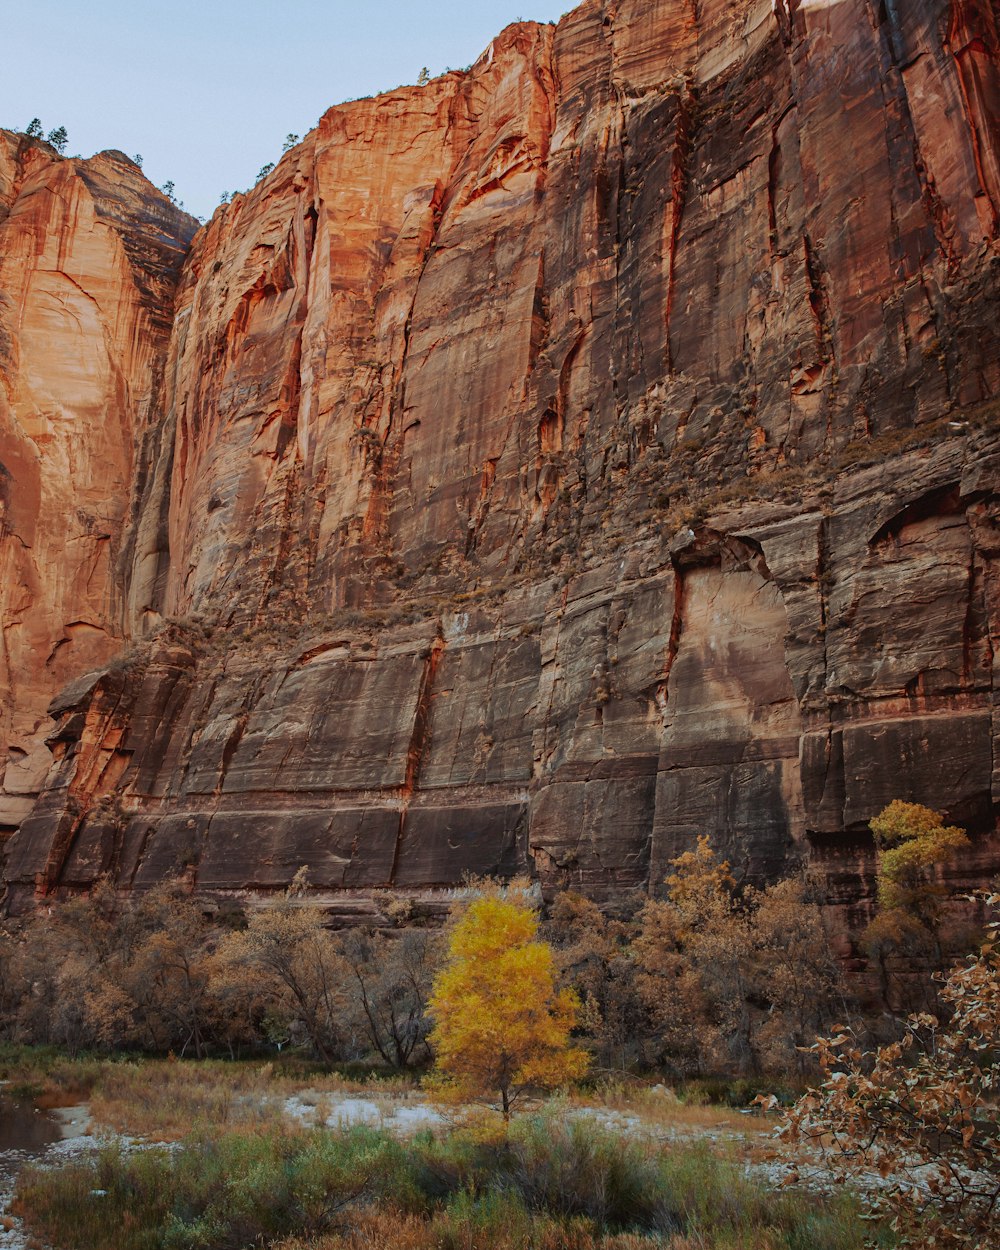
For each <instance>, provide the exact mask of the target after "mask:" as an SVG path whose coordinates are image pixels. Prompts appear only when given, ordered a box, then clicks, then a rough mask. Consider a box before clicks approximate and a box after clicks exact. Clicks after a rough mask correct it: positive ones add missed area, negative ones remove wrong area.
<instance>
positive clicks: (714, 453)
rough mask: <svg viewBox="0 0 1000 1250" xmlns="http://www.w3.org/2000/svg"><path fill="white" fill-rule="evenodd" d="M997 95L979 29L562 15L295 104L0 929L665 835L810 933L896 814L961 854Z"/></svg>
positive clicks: (977, 823) (777, 5)
mask: <svg viewBox="0 0 1000 1250" xmlns="http://www.w3.org/2000/svg"><path fill="white" fill-rule="evenodd" d="M998 93H1000V43H998V32H997V22H996V16H995V12H994V8H993V6H992V5H991V4H990V3H989V0H978V2H977V0H961V2H959V0H955V2H953V3H948V2H947V0H915V2H914V3H911V4H907V5H906V6H905V8H904V6H897V5H892V4H889V5H882V4H875V3H873V2H869V0H842V2H839V3H837V2H834V0H798V2H796V0H787V2H786V0H774V3H772V0H739V2H738V3H733V2H732V0H706V2H704V3H702V4H700V5H698V6H692V5H690V4H688V3H687V2H686V0H621V2H619V3H599V2H598V0H587V2H586V3H584V4H583V5H581V6H580V7H579V8H578V9H576V10H574V12H573V13H571V14H569V15H568V16H567V17H566V18H564V19H563V20H562V22H560V23H559V25H558V26H556V27H542V26H537V25H534V24H530V23H525V24H519V25H516V26H513V27H510V28H509V29H508V30H507V31H505V32H504V33H503V35H501V36H500V37H498V38H497V39H496V40H495V41H494V43H493V44H492V45H491V47H490V48H489V49H488V50H487V52H486V53H485V54H484V55H483V57H482V58H480V60H479V61H478V62H477V63H476V65H475V66H473V67H472V69H471V71H469V72H468V73H467V74H449V75H446V76H445V77H443V78H440V79H437V80H435V81H434V82H432V83H431V84H430V85H429V86H427V87H425V88H407V89H401V90H399V91H396V92H393V93H390V94H389V95H386V96H382V97H379V98H377V99H373V100H365V101H359V102H356V103H352V104H349V105H343V106H340V107H337V108H335V109H332V110H330V112H329V113H327V114H326V116H325V117H324V118H323V119H322V121H321V123H320V125H319V127H318V128H317V129H316V130H315V131H314V132H312V133H311V134H310V135H309V136H308V137H307V138H306V140H305V141H304V142H303V143H302V144H301V145H299V147H297V148H295V149H294V150H293V151H291V152H290V153H288V154H286V155H285V156H284V157H283V158H282V160H281V162H280V163H279V165H278V167H277V168H276V169H275V171H274V172H273V173H272V174H271V175H270V176H269V177H268V178H266V179H265V180H264V181H263V182H262V183H260V184H259V185H258V186H257V187H256V188H254V190H253V191H252V192H251V193H249V194H248V195H247V196H241V197H238V198H237V199H236V201H235V202H234V203H233V204H232V205H229V206H227V207H226V208H224V209H221V210H219V212H217V213H216V215H215V216H214V218H213V219H212V221H211V222H210V223H209V225H208V226H207V227H205V229H204V230H202V231H201V232H200V233H199V234H198V236H197V237H196V238H195V240H194V243H193V245H192V248H191V252H190V255H189V257H188V260H187V262H186V265H185V268H184V272H183V276H182V278H181V283H180V288H179V292H178V297H177V305H176V312H175V316H174V323H173V332H172V335H171V339H170V346H169V352H168V357H167V365H166V372H165V381H164V387H163V394H162V407H161V409H160V415H159V418H158V421H157V423H156V424H155V426H154V427H151V431H152V432H151V435H150V442H149V445H148V448H147V450H146V451H145V452H144V453H143V455H142V457H141V462H142V465H143V488H142V490H141V491H139V492H138V494H137V495H136V497H137V498H138V499H139V503H138V504H137V506H136V507H135V510H134V514H133V517H132V519H131V521H130V524H129V526H128V527H127V528H126V531H125V532H126V535H127V538H126V540H125V541H124V542H123V543H122V544H121V552H122V561H121V563H120V565H119V567H118V570H117V574H116V580H115V581H114V586H115V591H116V593H119V594H121V595H122V596H123V599H124V601H125V605H126V608H125V610H124V615H123V617H122V619H123V620H124V621H126V622H127V623H128V626H129V628H130V630H132V631H136V632H139V631H141V630H143V629H151V628H152V627H153V626H154V625H155V624H156V623H157V622H158V621H160V620H161V619H162V618H170V619H171V620H172V621H173V623H172V624H170V625H169V626H168V628H166V629H165V630H164V631H163V632H161V633H159V634H158V635H157V636H156V637H155V639H153V640H151V641H150V642H148V643H147V644H146V645H145V646H144V648H143V649H142V651H141V653H139V654H137V655H136V656H135V658H134V660H133V661H132V662H131V663H130V664H128V665H120V666H118V667H116V668H112V669H110V670H106V671H103V672H97V673H95V674H92V675H91V676H90V677H88V678H86V679H85V680H83V681H82V682H81V683H79V684H78V685H76V686H74V687H71V688H70V690H69V691H68V692H67V693H66V694H65V695H64V696H63V697H62V698H61V699H60V700H59V701H57V703H56V704H55V705H54V706H53V714H54V715H55V716H56V718H57V721H58V728H57V729H56V732H55V733H54V735H53V737H52V739H51V741H50V744H49V745H50V749H51V750H52V752H53V753H54V755H55V757H56V759H55V763H54V765H53V768H52V770H51V772H50V774H49V777H48V781H47V786H46V790H45V793H44V794H43V796H42V798H41V800H40V801H39V802H38V803H37V804H36V805H35V807H34V809H33V811H32V813H31V815H30V817H28V818H27V819H26V820H24V822H23V824H22V826H21V829H20V832H19V833H18V834H17V835H16V837H15V838H13V839H11V842H10V844H9V848H8V856H7V863H6V868H5V873H6V877H7V880H8V881H9V882H10V884H11V887H12V890H13V897H14V898H15V899H18V898H26V897H27V896H28V895H29V894H30V893H31V891H33V890H35V889H42V890H49V889H54V888H60V887H66V888H70V887H80V886H86V885H87V884H88V883H89V882H90V881H92V880H93V879H94V877H95V876H96V875H97V874H99V873H101V872H103V871H111V872H112V873H113V874H115V875H116V877H117V879H118V880H119V881H120V882H121V883H122V884H123V885H126V886H128V885H134V886H137V887H141V886H144V885H146V884H149V883H151V882H153V881H155V880H156V879H158V878H160V877H162V876H163V875H165V874H169V873H176V872H178V871H186V872H188V873H189V874H190V875H191V877H192V879H193V880H194V881H195V882H196V883H197V885H198V886H199V887H200V888H203V889H206V890H233V889H238V890H242V889H251V890H258V891H260V890H265V891H266V890H268V889H273V888H277V887H280V886H281V885H283V884H284V883H285V882H287V881H288V879H289V878H290V876H291V875H292V873H294V871H295V870H296V869H297V868H298V867H299V866H300V865H301V864H303V863H305V864H308V865H309V866H310V868H311V871H312V877H311V879H312V881H313V883H314V884H315V885H316V886H318V887H320V888H322V889H324V890H326V891H328V892H329V896H330V898H331V900H333V904H334V905H335V906H337V907H338V908H339V909H340V910H341V911H342V912H345V913H346V912H348V911H350V910H351V909H354V908H360V909H362V910H363V909H364V908H365V907H366V906H368V904H367V902H366V897H367V894H368V892H370V890H371V889H372V888H373V887H380V886H384V885H390V884H391V885H393V886H395V887H397V888H400V889H410V890H414V891H419V892H426V891H430V890H433V889H436V888H438V887H441V886H446V885H448V884H450V883H453V882H455V881H456V880H458V879H459V877H460V876H461V874H462V873H463V872H464V871H466V870H469V869H474V870H477V871H492V872H507V871H513V870H514V869H516V868H517V867H519V866H525V865H528V866H531V867H532V868H533V869H535V870H536V871H538V872H539V873H540V874H541V876H542V878H543V881H545V882H547V883H549V884H556V883H559V884H569V885H574V886H577V887H582V888H584V889H586V890H587V891H588V892H590V893H592V894H595V895H597V896H599V897H603V898H606V899H613V898H615V897H619V896H620V895H621V893H622V891H624V890H627V889H630V888H633V887H638V888H648V887H649V886H650V885H651V884H655V883H656V882H657V881H658V880H660V879H662V876H663V873H664V871H665V869H666V865H667V863H668V861H669V859H670V858H671V857H672V856H673V855H676V854H677V853H678V851H679V850H680V849H682V848H684V847H686V846H688V845H689V844H690V843H691V841H692V840H693V838H694V837H695V836H696V835H697V834H698V833H702V832H706V833H709V834H710V835H711V836H712V837H713V840H714V841H715V843H716V844H717V845H720V846H722V847H723V848H724V849H725V850H726V852H727V853H728V854H729V855H730V857H731V858H732V859H733V860H734V861H735V862H736V864H738V865H739V867H740V868H741V869H742V870H744V871H745V872H746V873H747V874H748V875H749V876H751V877H761V876H767V875H769V874H772V873H775V872H779V871H781V870H782V868H783V866H784V865H785V864H786V862H787V861H788V860H789V859H794V858H799V857H801V856H803V855H804V854H807V853H808V854H810V855H811V856H812V857H813V858H814V859H816V860H817V861H819V862H821V863H822V864H824V865H825V867H826V871H827V874H828V881H829V892H830V896H831V898H833V899H835V900H837V901H840V902H843V903H844V904H846V905H850V904H853V903H854V902H857V901H859V900H863V898H864V894H865V886H864V882H863V880H862V878H861V876H860V875H859V874H860V873H861V869H862V868H863V854H862V852H863V846H864V842H863V837H862V836H861V835H862V831H863V830H864V827H865V823H866V821H867V820H868V819H869V817H870V816H871V815H873V814H874V813H875V812H876V811H878V810H879V808H880V807H881V806H883V805H884V803H885V802H887V801H888V800H889V799H891V798H892V797H896V796H902V797H907V798H911V799H914V800H916V801H921V802H927V803H929V804H931V805H933V806H936V807H941V808H944V809H946V810H947V811H948V812H949V815H950V816H952V817H953V818H954V819H956V820H960V821H962V822H963V823H964V822H968V823H969V824H970V826H971V827H972V828H974V829H975V830H977V831H978V832H980V833H983V834H987V833H988V832H989V831H991V830H992V829H993V827H994V817H993V812H994V785H995V783H994V777H993V772H994V765H993V745H992V744H993V742H994V741H995V737H996V731H995V727H994V725H993V716H994V713H993V706H994V689H995V688H996V682H995V679H994V645H993V639H995V638H996V637H997V629H998V623H997V620H996V611H997V607H998V602H1000V599H998V595H1000V587H998V584H997V581H996V575H995V572H994V568H993V561H994V559H995V558H996V554H997V551H998V547H997V540H996V537H995V533H996V530H995V516H996V500H997V493H996V492H997V483H996V481H995V480H994V479H995V475H996V469H997V466H998V465H1000V458H998V457H1000V437H998V435H997V433H996V428H997V424H998V422H997V411H996V407H995V404H994V406H993V407H991V406H990V405H991V401H993V400H994V397H995V396H996V395H997V393H998V391H1000V324H998V322H997V318H996V307H997V302H996V301H997V295H998V292H1000V279H998V269H1000V260H998V247H997V241H998V213H1000V178H998V170H1000V137H998V131H997V125H996V119H997V115H998V110H997V105H998V99H1000V94H998ZM2 185H3V183H2V182H0V187H2ZM154 433H155V437H154ZM126 494H127V492H126ZM116 497H117V496H116ZM123 497H124V496H123ZM84 667H87V665H85V664H84V663H79V664H77V666H76V671H77V672H79V671H81V670H82V669H83V668H84ZM66 675H67V676H69V675H72V674H70V673H69V672H68V671H67V673H66ZM977 845H978V848H979V849H978V850H977V856H978V858H977V859H975V860H974V861H970V863H968V864H966V865H964V866H963V872H965V874H966V875H967V876H970V877H974V876H975V874H976V872H977V871H979V870H981V869H982V868H984V867H986V866H987V865H989V864H990V863H994V862H995V860H994V859H993V858H991V856H992V852H991V849H990V848H991V844H990V842H989V841H988V839H986V838H984V839H983V840H981V841H980V842H979V843H978V844H977Z"/></svg>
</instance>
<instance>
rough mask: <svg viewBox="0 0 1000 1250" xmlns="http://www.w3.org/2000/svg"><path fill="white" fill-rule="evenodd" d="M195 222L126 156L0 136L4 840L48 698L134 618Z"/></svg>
mask: <svg viewBox="0 0 1000 1250" xmlns="http://www.w3.org/2000/svg"><path fill="white" fill-rule="evenodd" d="M196 225H197V223H196V222H194V221H193V220H192V219H191V218H189V217H187V216H186V214H184V213H181V212H179V211H178V210H177V209H176V208H175V207H174V206H173V205H172V204H171V203H170V202H169V201H168V200H166V199H165V198H164V197H163V196H162V195H161V194H160V193H159V192H156V191H154V189H153V188H152V187H151V186H150V185H149V183H148V182H147V181H146V179H145V178H143V176H142V174H141V173H140V171H139V169H138V168H137V167H136V166H135V165H134V164H133V162H131V161H130V160H128V158H127V157H125V156H123V155H122V153H120V152H103V153H101V154H100V155H99V156H96V157H94V158H93V159H92V160H89V161H80V160H63V159H61V158H60V157H58V156H56V154H55V152H54V151H53V150H52V149H51V148H49V147H48V146H47V145H46V144H41V143H36V142H32V141H30V140H27V139H25V138H24V137H23V136H18V135H10V134H7V133H6V132H0V570H2V572H0V623H2V628H3V647H2V649H0V746H2V749H3V757H2V758H0V770H5V771H2V774H0V775H2V777H3V790H2V794H0V836H3V835H5V834H9V833H10V832H11V831H12V829H14V828H16V827H17V826H18V825H19V824H20V822H21V820H22V819H23V818H24V816H25V815H26V814H27V812H29V811H30V810H31V805H32V802H33V800H34V797H35V795H36V794H37V791H38V789H39V786H40V785H41V784H42V783H43V782H44V779H45V776H46V774H47V772H48V770H49V767H50V766H51V763H52V756H51V753H50V752H49V750H48V749H47V747H46V746H45V738H46V737H47V736H48V735H49V734H50V733H51V731H52V722H51V720H50V718H49V717H48V715H47V712H46V708H47V705H48V703H49V701H50V700H51V699H52V697H53V695H54V694H55V693H56V692H57V691H58V690H60V689H61V688H62V687H63V686H65V685H66V683H67V681H68V680H69V679H71V678H73V677H76V676H78V675H79V674H80V673H81V672H82V671H84V670H86V669H91V668H94V667H95V666H97V665H99V664H102V663H104V662H106V661H107V660H108V659H109V658H110V657H111V656H113V655H114V654H115V653H116V652H118V651H120V650H121V648H122V639H123V637H125V636H126V634H127V632H129V631H130V629H131V623H130V622H129V621H127V619H126V618H125V616H124V614H123V611H122V603H123V588H124V585H125V583H124V581H123V579H122V576H121V571H122V570H121V567H120V566H121V561H122V558H123V555H124V554H125V552H126V549H127V547H128V538H127V536H126V520H127V518H128V517H129V514H130V511H133V510H134V509H135V508H136V507H137V505H138V502H139V497H140V496H141V493H142V483H143V480H144V478H145V476H146V473H147V471H148V467H149V466H148V461H150V460H154V459H155V458H158V457H159V454H160V451H161V448H160V446H159V433H158V430H157V425H158V409H159V404H160V388H161V386H162V374H163V363H164V359H165V356H166V349H167V341H168V338H169V334H170V326H171V323H172V320H173V295H174V289H175V286H176V283H177V279H178V277H179V275H180V267H181V263H182V261H183V258H184V253H185V251H186V249H187V244H188V242H189V241H190V239H191V236H192V234H193V232H194V229H195V228H196Z"/></svg>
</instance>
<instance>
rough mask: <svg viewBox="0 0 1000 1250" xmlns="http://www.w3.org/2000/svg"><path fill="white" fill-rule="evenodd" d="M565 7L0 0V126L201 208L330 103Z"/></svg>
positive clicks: (451, 1) (314, 0)
mask: <svg viewBox="0 0 1000 1250" xmlns="http://www.w3.org/2000/svg"><path fill="white" fill-rule="evenodd" d="M570 7H572V0H437V2H436V3H430V2H429V0H369V2H368V3H367V4H365V3H359V2H354V3H347V2H345V0H328V3H325V4H324V3H320V2H319V0H204V2H203V3H200V4H199V3H193V2H192V0H170V2H169V3H150V2H149V0H90V2H89V3H88V2H87V0H31V3H30V4H29V3H23V4H17V5H14V4H11V5H5V6H4V9H5V10H6V11H5V12H4V15H3V23H2V31H3V70H2V73H0V126H4V127H8V128H11V129H18V130H19V129H23V128H24V127H25V126H26V125H27V124H28V122H29V121H30V120H31V118H32V117H39V118H41V121H42V125H43V126H44V127H45V129H46V131H48V130H50V129H52V128H54V127H56V126H59V125H63V126H65V127H66V129H67V130H68V131H69V146H68V147H67V149H66V150H67V153H68V154H76V153H80V154H81V155H83V156H90V155H91V154H92V153H93V152H98V151H100V150H101V149H102V148H120V149H122V151H125V152H127V153H128V154H129V155H133V154H135V153H136V152H140V153H142V155H143V158H144V165H143V168H144V169H145V171H146V173H147V174H148V175H149V177H150V178H151V179H152V180H153V182H155V183H156V184H157V185H161V184H162V183H163V182H165V181H166V180H167V179H168V178H169V179H172V180H173V182H174V183H175V185H176V188H177V190H176V194H177V196H178V198H179V199H182V200H183V201H184V203H185V206H186V207H187V209H188V211H189V212H192V213H194V214H196V215H199V216H203V217H208V216H210V215H211V213H212V211H213V210H214V208H215V206H216V205H217V204H218V202H219V194H220V192H222V191H231V190H233V189H234V188H244V187H246V186H248V185H249V184H250V183H252V182H253V180H254V177H255V175H256V173H257V170H258V169H259V168H260V167H261V165H263V164H264V163H265V162H267V161H273V160H277V158H278V155H279V153H280V152H281V144H282V140H283V139H284V137H285V135H286V134H287V133H288V132H289V131H292V132H295V133H297V134H305V132H306V131H307V130H309V129H310V128H311V127H312V126H314V125H315V124H316V121H317V119H318V118H319V116H320V114H321V113H323V112H324V110H326V109H327V108H329V106H330V105H331V104H337V103H339V102H340V101H342V100H347V99H351V98H352V97H355V96H363V95H371V94H373V93H374V92H377V91H381V90H387V89H389V88H391V87H395V86H396V85H397V84H399V83H402V82H415V81H416V78H417V74H418V73H419V72H420V69H421V66H424V65H426V66H428V67H429V68H430V71H431V73H432V74H437V73H441V72H442V71H443V70H444V69H445V68H446V67H448V66H451V67H453V68H459V67H461V66H464V65H468V64H469V63H470V62H471V61H474V60H475V59H476V57H477V56H478V55H479V53H480V52H482V50H483V49H484V48H485V47H486V45H487V44H488V43H489V41H490V39H492V38H493V36H494V35H495V34H497V33H498V32H499V31H500V30H502V29H503V27H504V26H506V25H507V24H508V23H509V22H512V21H515V20H516V19H517V18H524V19H525V20H534V21H540V22H546V21H553V20H557V19H558V18H559V17H560V16H561V14H562V13H564V12H565V11H566V10H567V9H569V8H570Z"/></svg>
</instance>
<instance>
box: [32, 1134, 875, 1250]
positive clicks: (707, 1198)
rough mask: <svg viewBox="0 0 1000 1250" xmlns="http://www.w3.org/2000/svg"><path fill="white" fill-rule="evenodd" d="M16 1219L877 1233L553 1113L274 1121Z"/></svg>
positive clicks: (86, 1232)
mask: <svg viewBox="0 0 1000 1250" xmlns="http://www.w3.org/2000/svg"><path fill="white" fill-rule="evenodd" d="M14 1210H15V1211H16V1213H17V1214H19V1215H20V1216H21V1217H22V1218H23V1219H24V1220H25V1222H26V1224H27V1226H28V1229H29V1231H30V1233H31V1234H32V1235H33V1236H35V1237H37V1238H40V1239H42V1240H44V1241H46V1242H48V1243H49V1244H52V1245H56V1246H59V1247H60V1248H61V1250H210V1248H211V1250H241V1248H242V1247H250V1246H258V1247H259V1246H279V1245H280V1246H283V1247H284V1250H299V1248H302V1250H304V1248H305V1247H315V1250H354V1248H357V1250H360V1248H361V1247H367V1248H368V1250H389V1247H392V1248H393V1250H405V1248H406V1247H411V1248H412V1250H432V1248H435V1250H441V1248H451V1247H453V1248H454V1250H475V1248H477V1247H483V1248H484V1250H485V1248H486V1247H490V1248H491V1250H523V1248H526V1247H537V1248H538V1250H630V1248H635V1250H642V1248H645V1247H655V1246H661V1247H670V1248H671V1250H742V1248H744V1247H745V1248H746V1250H750V1247H753V1250H862V1246H863V1245H864V1241H865V1236H866V1234H867V1232H868V1231H869V1230H868V1229H867V1228H866V1226H865V1224H864V1222H863V1221H862V1220H861V1218H860V1213H859V1210H858V1208H857V1206H856V1205H855V1204H854V1202H853V1201H852V1199H851V1198H850V1197H849V1196H845V1195H842V1196H840V1197H839V1198H838V1199H837V1200H836V1201H830V1200H821V1199H819V1198H816V1197H813V1196H812V1195H808V1194H804V1193H801V1192H799V1193H794V1192H791V1191H783V1192H780V1193H778V1192H774V1191H772V1190H770V1189H769V1188H767V1187H766V1186H764V1185H762V1184H761V1183H760V1182H759V1181H758V1180H756V1179H754V1178H753V1177H752V1176H750V1175H748V1174H747V1173H746V1172H745V1171H743V1170H742V1169H741V1168H740V1167H739V1166H738V1165H737V1164H735V1163H734V1162H732V1161H730V1160H727V1159H724V1158H720V1157H718V1156H717V1155H715V1154H713V1153H712V1152H711V1151H710V1150H709V1149H707V1148H689V1147H685V1148H671V1149H669V1150H662V1149H660V1148H658V1147H656V1146H654V1145H652V1144H650V1143H648V1142H638V1141H630V1140H626V1139H624V1138H622V1137H621V1136H619V1135H618V1134H615V1133H613V1132H610V1131H608V1130H607V1129H604V1128H602V1127H600V1126H599V1125H597V1124H595V1123H593V1122H592V1121H588V1120H582V1119H574V1118H572V1117H567V1116H566V1115H565V1113H564V1111H563V1110H560V1109H557V1110H555V1111H550V1112H548V1113H544V1114H541V1115H538V1116H533V1117H526V1118H524V1119H521V1120H517V1121H515V1122H514V1124H513V1125H512V1126H511V1129H510V1132H509V1134H504V1133H503V1132H498V1131H493V1132H483V1131H482V1129H481V1128H480V1129H479V1130H478V1131H473V1130H469V1131H458V1132H454V1133H452V1134H451V1135H450V1136H447V1137H443V1138H441V1137H434V1136H433V1135H431V1134H429V1133H425V1134H423V1135H421V1136H419V1137H417V1138H416V1139H414V1140H413V1141H412V1142H409V1143H403V1142H401V1141H399V1140H398V1139H396V1138H394V1137H393V1136H392V1135H391V1134H389V1133H386V1132H384V1131H382V1130H375V1129H370V1128H352V1129H349V1130H343V1131H336V1132H329V1131H325V1130H291V1129H288V1128H283V1127H274V1126H270V1125H269V1126H263V1127H259V1128H255V1129H245V1130H244V1131H241V1132H233V1133H228V1134H226V1135H223V1136H221V1137H214V1138H213V1137H211V1136H209V1135H207V1134H203V1135H198V1136H194V1137H191V1138H189V1139H188V1140H186V1141H185V1142H184V1143H183V1144H182V1145H181V1146H179V1147H178V1148H176V1149H174V1150H168V1149H163V1148H154V1149H149V1150H144V1151H137V1152H132V1153H127V1152H125V1151H123V1150H122V1149H121V1148H120V1147H118V1146H111V1147H108V1148H106V1149H105V1150H103V1151H102V1152H101V1154H100V1156H99V1157H98V1158H97V1159H96V1160H94V1161H90V1162H76V1163H71V1164H69V1165H67V1166H64V1167H62V1168H60V1169H57V1170H54V1171H53V1170H43V1169H29V1170H28V1171H26V1172H25V1173H23V1174H22V1177H21V1180H20V1182H19V1185H18V1189H17V1195H16V1199H15V1205H14ZM886 1244H887V1245H888V1244H890V1243H888V1242H886Z"/></svg>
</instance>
